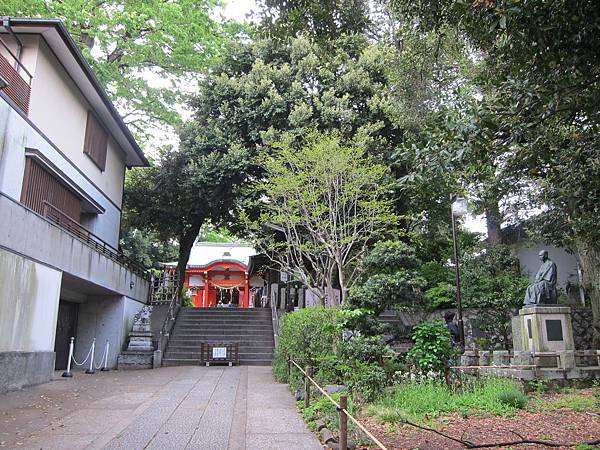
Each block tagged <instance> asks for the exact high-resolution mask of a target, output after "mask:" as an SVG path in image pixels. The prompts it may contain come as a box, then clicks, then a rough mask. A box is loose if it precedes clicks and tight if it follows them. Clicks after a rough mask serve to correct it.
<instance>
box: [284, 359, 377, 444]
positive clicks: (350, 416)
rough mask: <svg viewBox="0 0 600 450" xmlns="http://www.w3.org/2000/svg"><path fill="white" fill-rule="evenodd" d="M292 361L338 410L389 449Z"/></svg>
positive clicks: (370, 437) (374, 440)
mask: <svg viewBox="0 0 600 450" xmlns="http://www.w3.org/2000/svg"><path fill="white" fill-rule="evenodd" d="M290 362H291V363H292V364H293V365H295V366H296V367H297V368H298V370H299V371H300V372H301V373H302V374H303V375H304V376H305V377H306V378H308V379H309V380H310V382H311V383H312V384H314V385H315V387H316V388H317V389H318V390H319V391H321V394H323V395H324V396H325V397H327V399H328V400H329V401H330V402H331V403H333V404H334V405H335V407H336V408H337V409H338V411H343V412H344V413H345V414H346V415H347V416H348V418H349V419H350V420H351V421H352V422H354V424H355V425H356V426H358V428H360V429H361V430H362V431H363V433H365V434H366V435H367V436H368V437H369V439H371V440H372V441H373V442H375V444H377V445H378V446H379V448H381V450H388V449H387V447H386V446H385V445H383V444H382V443H381V442H380V441H379V440H378V439H377V438H376V437H375V436H373V435H372V434H371V433H370V432H369V430H367V429H366V428H365V427H364V426H363V425H362V424H361V423H360V422H359V421H358V420H356V419H355V418H354V417H353V416H352V415H351V414H350V413H349V412H348V410H346V409H345V408H342V407H341V406H340V405H339V403H337V402H336V401H335V400H334V399H333V398H332V397H331V395H329V394H328V393H327V392H325V390H324V389H323V388H322V387H321V386H319V385H318V384H317V382H316V381H315V380H313V379H312V378H311V377H310V376H309V375H308V374H307V373H306V372H305V371H304V370H303V369H302V367H300V366H299V365H298V364H296V361H294V360H293V359H292V358H290Z"/></svg>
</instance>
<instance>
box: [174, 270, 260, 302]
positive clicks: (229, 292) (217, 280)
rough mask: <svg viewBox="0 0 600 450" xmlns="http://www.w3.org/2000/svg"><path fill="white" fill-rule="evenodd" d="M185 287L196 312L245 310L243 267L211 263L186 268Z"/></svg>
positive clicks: (247, 286) (246, 287) (247, 288)
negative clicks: (201, 309) (198, 309)
mask: <svg viewBox="0 0 600 450" xmlns="http://www.w3.org/2000/svg"><path fill="white" fill-rule="evenodd" d="M185 285H186V287H187V288H188V289H189V290H190V293H191V296H192V304H193V305H194V306H196V307H199V308H207V307H209V308H210V307H240V308H248V307H249V306H250V305H249V303H250V302H249V291H250V282H249V280H248V272H247V267H246V266H245V265H244V264H242V263H239V262H234V261H214V262H213V263H211V264H209V265H207V266H206V267H188V269H187V270H186V274H185Z"/></svg>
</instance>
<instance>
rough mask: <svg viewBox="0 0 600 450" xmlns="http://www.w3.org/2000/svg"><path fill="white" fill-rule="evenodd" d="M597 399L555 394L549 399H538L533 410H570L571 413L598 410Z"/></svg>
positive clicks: (579, 394)
mask: <svg viewBox="0 0 600 450" xmlns="http://www.w3.org/2000/svg"><path fill="white" fill-rule="evenodd" d="M598 406H599V405H598V404H597V399H596V398H595V397H594V396H590V395H582V394H581V393H579V392H574V393H568V394H557V395H555V396H552V397H551V398H544V397H540V398H538V399H536V400H535V402H534V404H533V409H534V410H541V411H557V410H561V409H571V410H573V411H578V412H585V411H596V410H598Z"/></svg>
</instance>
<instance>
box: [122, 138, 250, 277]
mask: <svg viewBox="0 0 600 450" xmlns="http://www.w3.org/2000/svg"><path fill="white" fill-rule="evenodd" d="M201 150H202V149H199V148H194V147H191V148H189V147H188V148H185V149H182V150H179V151H167V152H165V153H163V154H162V155H161V158H160V161H159V163H158V164H156V165H155V166H153V167H150V168H148V169H134V171H135V172H134V173H133V174H132V176H130V177H128V182H127V185H126V190H125V205H126V207H127V208H128V217H129V222H130V224H131V226H133V227H136V228H138V229H150V230H154V231H155V232H156V233H157V234H158V236H159V237H160V238H161V239H164V240H167V239H175V240H176V241H177V242H178V244H179V255H178V260H177V268H178V271H179V275H180V279H179V282H180V287H182V286H183V280H184V274H185V269H186V267H187V262H188V260H189V257H190V253H191V250H192V247H193V245H194V242H195V240H196V238H197V237H198V233H199V232H200V230H201V228H202V226H203V225H204V224H206V223H207V222H213V223H217V224H220V223H223V222H224V221H226V218H227V217H228V216H229V214H230V212H231V209H232V208H233V206H232V202H233V201H234V199H235V198H236V195H237V189H238V188H239V186H240V185H241V180H242V179H244V178H245V176H246V167H247V164H248V161H247V155H246V152H245V151H243V150H242V149H240V148H238V147H233V148H229V149H226V150H225V151H223V152H219V151H216V150H213V149H209V150H208V151H205V152H202V151H201Z"/></svg>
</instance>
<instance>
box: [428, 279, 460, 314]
mask: <svg viewBox="0 0 600 450" xmlns="http://www.w3.org/2000/svg"><path fill="white" fill-rule="evenodd" d="M424 297H425V300H427V302H429V304H430V305H431V307H432V308H433V309H443V308H452V307H454V306H455V303H456V287H455V286H453V285H451V284H449V283H438V284H437V285H435V286H434V287H432V288H430V289H427V290H426V291H425V294H424Z"/></svg>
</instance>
